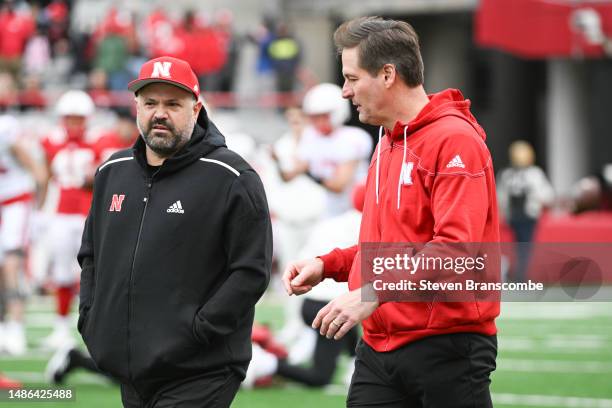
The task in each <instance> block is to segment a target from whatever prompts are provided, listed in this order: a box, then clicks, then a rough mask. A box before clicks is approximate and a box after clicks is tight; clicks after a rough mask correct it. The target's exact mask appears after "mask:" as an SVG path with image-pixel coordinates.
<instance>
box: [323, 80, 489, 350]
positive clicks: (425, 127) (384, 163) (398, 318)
mask: <svg viewBox="0 0 612 408" xmlns="http://www.w3.org/2000/svg"><path fill="white" fill-rule="evenodd" d="M429 98H430V102H429V104H427V105H426V106H425V107H424V108H423V109H422V110H421V112H420V113H419V114H418V115H417V117H416V118H414V119H413V120H412V121H410V122H408V123H402V122H397V123H396V124H395V127H394V128H393V130H392V131H391V132H389V130H387V129H385V135H384V137H382V128H381V133H380V135H379V143H378V145H377V148H376V151H375V152H374V155H373V157H372V161H371V163H370V168H369V170H368V177H367V181H366V193H365V194H366V197H365V204H364V209H363V218H362V221H361V230H360V233H359V243H366V242H378V243H393V242H409V243H410V242H412V243H452V242H464V243H479V242H485V243H494V242H499V225H498V216H497V199H496V196H495V177H494V174H493V166H492V162H491V155H490V153H489V150H488V149H487V146H486V145H485V142H484V141H485V138H486V136H485V133H484V130H483V129H482V128H481V127H480V125H478V123H477V122H476V119H475V118H474V116H473V115H472V114H471V113H470V111H469V107H470V101H469V100H466V99H464V97H463V95H462V94H461V92H460V91H458V90H456V89H447V90H445V91H443V92H440V93H437V94H434V95H430V96H429ZM402 163H404V165H402ZM402 169H403V170H402ZM402 173H403V174H402ZM320 258H321V259H322V260H323V264H324V276H325V277H326V278H333V279H335V280H337V281H341V282H344V281H347V280H348V283H349V289H350V290H355V289H358V288H359V287H361V286H362V284H361V273H360V269H361V266H360V265H361V261H360V250H359V245H357V246H354V247H350V248H346V249H338V248H336V249H334V250H333V251H332V252H330V253H329V254H327V255H323V256H321V257H320ZM498 314H499V302H497V301H493V302H491V301H487V302H481V301H471V302H437V303H431V302H387V303H382V304H381V305H380V306H379V307H378V308H377V309H376V311H374V313H373V314H372V315H371V316H370V317H368V318H367V319H365V320H364V321H363V339H364V341H365V342H366V343H367V344H369V345H370V346H371V347H372V348H374V349H375V350H377V351H391V350H394V349H397V348H399V347H401V346H403V345H405V344H407V343H410V342H413V341H415V340H418V339H421V338H423V337H427V336H433V335H439V334H446V333H456V332H473V333H481V334H484V335H493V334H495V333H496V332H497V329H496V327H495V317H497V315H498Z"/></svg>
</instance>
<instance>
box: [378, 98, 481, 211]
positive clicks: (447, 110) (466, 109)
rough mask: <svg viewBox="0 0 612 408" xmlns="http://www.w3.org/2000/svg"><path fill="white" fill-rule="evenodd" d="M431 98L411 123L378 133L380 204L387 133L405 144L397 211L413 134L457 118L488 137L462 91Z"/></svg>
mask: <svg viewBox="0 0 612 408" xmlns="http://www.w3.org/2000/svg"><path fill="white" fill-rule="evenodd" d="M428 97H429V103H428V104H427V105H425V107H424V108H423V109H421V111H420V112H419V114H418V115H417V116H416V117H415V118H414V119H412V120H411V121H410V122H402V121H397V122H396V123H395V126H394V127H393V130H391V132H389V130H388V129H384V128H383V127H382V126H381V127H380V130H379V132H378V147H377V148H376V155H377V157H376V204H378V203H379V198H378V197H379V193H380V150H381V140H382V137H383V130H384V133H385V136H387V137H389V138H390V139H391V140H398V141H400V140H402V141H403V143H402V146H403V157H402V161H401V163H402V168H401V170H400V173H399V178H398V180H397V209H399V208H400V203H401V200H402V189H401V186H402V180H403V176H404V166H403V163H405V162H406V155H407V150H408V147H407V145H408V144H407V142H406V139H407V138H408V137H409V135H410V134H412V133H415V132H417V131H419V130H420V129H422V128H424V127H426V126H427V125H429V124H432V123H435V122H436V121H437V120H438V119H440V118H442V117H445V116H456V117H458V118H460V119H463V120H465V121H466V122H467V123H469V124H470V125H471V126H472V127H473V128H474V130H475V131H476V133H478V134H479V135H480V137H481V138H482V139H483V140H485V139H486V134H485V132H484V130H483V129H482V127H481V126H480V125H479V124H478V122H476V118H475V117H474V115H472V113H471V112H470V105H471V102H470V100H469V99H465V98H464V97H463V95H462V94H461V91H459V90H458V89H446V90H444V91H442V92H438V93H435V94H432V95H428Z"/></svg>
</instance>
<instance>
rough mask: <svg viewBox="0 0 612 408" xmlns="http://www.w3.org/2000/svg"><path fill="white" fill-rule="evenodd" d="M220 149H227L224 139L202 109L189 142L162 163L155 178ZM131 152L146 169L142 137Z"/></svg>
mask: <svg viewBox="0 0 612 408" xmlns="http://www.w3.org/2000/svg"><path fill="white" fill-rule="evenodd" d="M220 147H227V146H226V144H225V137H224V136H223V134H222V133H221V132H220V131H219V129H218V128H217V127H216V126H215V124H214V123H213V122H212V121H211V120H210V119H209V118H208V114H207V112H206V110H205V109H204V108H202V109H200V113H199V115H198V119H197V121H196V125H195V127H194V128H193V133H192V134H191V139H190V140H189V142H187V144H186V145H185V146H184V147H183V148H182V149H181V150H180V151H179V152H178V153H176V154H175V155H174V156H172V157H169V158H167V159H166V160H165V161H164V164H163V165H162V166H161V167H160V169H159V171H158V172H157V174H156V176H157V177H161V176H163V175H165V174H170V173H174V172H176V171H178V170H180V169H182V168H183V167H186V166H188V165H189V164H191V163H193V162H194V161H196V160H198V159H199V158H201V157H203V156H206V155H207V154H208V153H210V152H212V151H213V150H216V149H218V148H220ZM132 150H133V152H134V157H135V158H136V161H137V162H138V163H139V164H140V166H141V167H142V168H143V169H146V168H147V159H146V153H145V152H146V144H145V142H144V139H143V137H142V135H140V137H139V138H138V139H137V140H136V143H134V146H133V148H132Z"/></svg>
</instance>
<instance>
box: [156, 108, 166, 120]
mask: <svg viewBox="0 0 612 408" xmlns="http://www.w3.org/2000/svg"><path fill="white" fill-rule="evenodd" d="M167 118H168V111H167V110H166V109H164V108H161V107H160V108H157V109H155V113H154V114H153V119H158V120H159V119H167Z"/></svg>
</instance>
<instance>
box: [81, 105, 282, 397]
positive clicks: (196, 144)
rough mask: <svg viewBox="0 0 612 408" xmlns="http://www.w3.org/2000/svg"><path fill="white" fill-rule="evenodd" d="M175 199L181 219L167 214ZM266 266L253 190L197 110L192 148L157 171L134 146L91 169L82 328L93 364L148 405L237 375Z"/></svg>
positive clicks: (266, 243) (247, 354) (265, 217)
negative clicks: (175, 387)
mask: <svg viewBox="0 0 612 408" xmlns="http://www.w3.org/2000/svg"><path fill="white" fill-rule="evenodd" d="M113 195H115V196H116V197H115V200H116V198H117V196H120V195H124V197H123V198H122V199H123V201H122V203H121V205H119V206H117V205H115V204H116V203H115V204H113ZM179 200H180V203H181V207H182V209H183V211H184V213H180V214H177V213H173V212H168V211H167V210H168V208H169V206H171V205H173V203H175V202H177V201H179ZM271 259H272V232H271V226H270V216H269V213H268V207H267V203H266V197H265V194H264V189H263V186H262V184H261V181H260V179H259V177H258V175H257V174H256V173H255V171H254V170H253V169H252V168H251V167H250V166H249V165H248V164H247V163H246V162H245V161H244V160H243V159H242V158H241V157H239V156H238V155H237V154H235V153H234V152H232V151H230V150H228V149H227V148H226V146H225V139H224V137H223V135H221V133H220V132H219V131H218V130H217V128H216V127H215V126H214V124H213V123H212V122H210V121H209V120H208V118H207V116H206V113H205V112H204V109H202V111H201V113H200V117H199V118H198V124H197V125H196V127H195V129H194V133H193V135H192V138H191V140H190V142H189V143H188V144H187V145H186V146H185V148H183V149H182V150H181V151H180V152H179V153H178V154H177V155H175V156H174V157H171V158H169V159H167V160H166V161H165V162H164V164H163V165H162V166H161V167H160V168H159V169H158V170H157V171H156V172H155V173H154V174H152V175H150V174H149V171H148V169H147V164H146V159H145V144H144V142H143V141H142V139H141V138H139V139H138V141H137V142H136V143H135V145H134V147H133V149H131V150H124V151H121V152H118V153H116V154H114V155H113V156H112V157H111V158H110V159H109V160H108V161H107V162H106V163H104V164H103V165H101V166H100V168H99V169H98V171H97V173H96V177H95V182H94V198H93V202H92V206H91V209H90V213H89V216H88V218H87V222H86V225H85V231H84V234H83V242H82V246H81V250H80V253H79V263H80V265H81V267H82V273H81V294H80V305H79V323H78V329H79V331H80V333H81V334H82V336H83V339H84V340H85V344H86V345H87V348H88V349H89V351H90V353H91V356H92V358H93V359H94V361H95V362H96V364H97V365H98V367H99V368H100V369H101V370H103V371H105V372H107V373H109V374H111V375H112V376H114V377H115V378H117V379H118V380H119V381H121V382H124V383H129V384H131V385H132V386H134V387H135V388H136V390H138V392H139V394H140V395H141V397H143V398H145V399H146V398H149V397H151V396H152V395H153V393H154V392H155V391H156V390H158V389H159V388H160V387H161V386H162V385H163V384H164V383H167V382H169V381H175V380H180V379H181V378H186V377H192V376H196V375H198V374H201V373H205V372H207V371H209V370H216V369H219V368H222V367H230V368H231V369H233V370H235V371H236V372H237V373H238V375H239V376H241V377H244V374H245V371H246V368H247V366H248V363H249V360H250V359H251V342H250V340H251V326H252V323H253V316H254V305H255V303H256V302H257V301H258V299H259V298H260V296H261V295H262V294H263V292H264V290H265V288H266V286H267V284H268V281H269V276H270V266H271Z"/></svg>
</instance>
